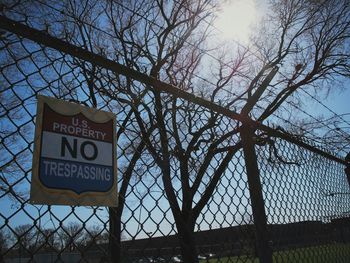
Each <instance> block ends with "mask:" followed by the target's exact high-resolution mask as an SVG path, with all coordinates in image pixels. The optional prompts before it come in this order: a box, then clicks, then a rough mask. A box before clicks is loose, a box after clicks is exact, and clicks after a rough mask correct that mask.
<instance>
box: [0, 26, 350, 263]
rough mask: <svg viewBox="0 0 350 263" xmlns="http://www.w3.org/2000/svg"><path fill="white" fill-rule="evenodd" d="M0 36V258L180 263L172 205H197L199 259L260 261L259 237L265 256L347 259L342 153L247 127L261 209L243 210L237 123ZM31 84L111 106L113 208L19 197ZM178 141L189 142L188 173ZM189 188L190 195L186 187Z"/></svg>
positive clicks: (26, 159)
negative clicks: (115, 190) (166, 174)
mask: <svg viewBox="0 0 350 263" xmlns="http://www.w3.org/2000/svg"><path fill="white" fill-rule="evenodd" d="M0 40H1V46H0V58H1V75H0V86H1V93H0V114H1V119H0V130H1V145H0V149H1V156H0V165H1V171H0V207H1V209H0V246H1V247H0V249H1V258H0V262H81V261H82V262H111V261H113V262H114V261H115V260H116V259H118V260H119V261H120V262H135V263H136V262H138V263H142V262H183V259H182V258H181V254H182V253H183V242H185V241H186V238H184V237H183V235H179V226H180V225H181V224H180V223H179V222H178V221H177V220H178V219H177V218H174V211H175V212H176V210H174V206H176V204H177V205H178V206H179V207H180V208H181V211H182V212H183V214H182V215H184V214H185V213H186V212H188V211H191V213H197V212H198V216H197V217H196V218H195V222H194V224H193V232H194V234H193V239H194V243H195V247H196V253H197V255H196V256H197V259H198V261H199V262H259V259H258V256H261V254H260V252H261V249H263V248H264V247H265V248H266V247H267V248H268V249H269V250H271V252H270V253H271V254H270V257H271V258H273V262H348V261H349V259H350V239H349V237H350V223H349V220H350V219H349V216H350V215H349V214H350V192H349V179H348V178H349V175H348V177H347V175H346V173H345V172H344V168H345V165H344V162H340V161H337V158H336V157H334V158H335V159H329V158H328V157H327V156H325V155H321V154H319V151H316V150H315V151H311V150H310V149H305V147H302V145H299V144H295V143H292V142H291V141H290V140H288V137H287V136H286V138H277V137H275V136H274V134H270V133H268V132H265V131H259V132H257V133H256V134H257V135H258V136H257V135H256V134H253V136H252V137H251V138H250V143H252V144H254V145H255V152H256V155H257V158H256V159H255V162H256V164H257V165H258V167H259V172H260V181H261V182H260V183H261V185H256V184H255V187H258V188H260V189H261V190H262V196H263V199H264V206H263V208H264V212H262V211H261V210H259V209H255V210H254V207H253V206H255V205H256V204H252V203H253V202H252V197H251V194H252V193H253V195H255V194H256V192H255V191H252V185H251V183H250V180H251V179H248V177H249V178H252V176H251V175H248V173H249V171H247V168H251V166H249V167H248V166H247V163H249V164H250V163H251V162H250V161H251V160H250V161H248V160H247V158H248V157H247V152H243V150H242V144H241V139H242V138H241V136H240V132H241V130H240V126H241V122H240V121H238V120H236V119H233V118H229V117H227V116H225V115H223V114H222V113H219V112H216V111H215V110H213V109H208V108H207V107H204V106H201V105H199V104H197V103H196V101H191V100H185V99H181V98H178V97H176V96H175V95H172V94H169V93H166V92H162V93H161V92H158V91H155V89H154V87H153V86H152V85H149V83H143V82H140V81H131V80H130V78H129V77H128V76H122V75H120V74H118V73H117V72H114V71H112V70H111V69H110V68H108V67H101V65H99V64H93V63H91V61H88V60H82V59H80V58H77V57H75V56H71V55H69V54H68V53H65V52H60V51H59V50H56V49H53V48H51V47H48V46H44V45H42V43H36V42H34V41H31V40H29V39H26V38H23V37H20V36H18V35H16V34H15V33H12V32H10V31H1V38H0ZM38 94H42V95H46V96H50V97H54V98H58V99H62V100H66V101H73V102H76V103H80V104H83V105H87V106H90V107H96V108H98V109H103V110H106V111H111V112H113V113H115V114H116V115H117V141H118V143H117V145H118V146H117V162H118V189H119V204H118V207H117V208H106V207H74V206H56V205H51V206H47V205H32V204H30V202H29V189H30V182H31V165H32V154H33V138H34V126H35V114H36V113H35V111H36V97H37V95H38ZM160 106H161V107H162V108H161V109H160V108H159V107H160ZM159 112H161V113H162V116H163V118H164V121H163V123H164V127H163V129H162V128H159V127H158V119H157V114H158V113H159ZM164 131H165V133H166V134H167V137H168V138H169V139H168V142H167V144H168V151H169V156H170V157H169V164H170V165H169V167H170V171H169V175H170V179H171V184H172V186H173V190H174V193H175V199H171V198H169V197H170V196H169V194H168V193H167V191H166V189H165V185H164V184H165V183H164V178H163V177H164V169H163V167H162V166H160V165H159V164H160V163H159V162H157V160H156V159H155V157H164V156H162V154H163V152H162V138H164V137H163V135H164V134H162V132H164ZM145 135H147V137H146V136H145ZM213 144H214V145H213ZM150 145H151V146H152V147H150ZM181 145H182V146H183V147H184V148H185V147H187V148H189V147H191V149H192V150H191V151H190V152H189V153H188V155H186V158H187V161H188V167H187V169H188V171H187V175H188V177H187V178H183V170H182V169H184V167H182V158H185V157H184V156H185V155H184V156H182V157H181V156H180V154H181V150H180V149H179V146H181ZM308 145H309V146H310V144H308ZM309 148H312V149H316V147H314V146H310V147H309ZM208 153H212V155H211V156H210V158H209V157H208V156H209V155H208ZM207 158H208V159H207ZM253 159H254V158H253ZM253 162H254V160H253ZM197 178H200V180H198V179H197ZM185 179H186V180H187V182H188V185H186V182H185ZM215 180H217V183H216V184H214V186H215V188H213V189H211V192H210V191H208V190H207V189H210V188H211V187H212V186H213V184H212V182H213V181H215ZM186 187H187V188H186ZM194 188H195V189H196V190H197V191H194V192H193V196H192V199H191V198H189V196H188V191H186V189H190V190H192V189H194ZM208 194H209V195H210V196H208ZM257 198H259V196H257ZM253 199H254V198H253ZM174 200H176V204H175V203H174ZM189 200H190V201H191V202H190V204H189V203H188V201H189ZM203 200H204V201H205V200H207V201H205V202H204V201H203ZM203 202H204V203H203ZM188 206H189V207H188ZM197 207H198V208H200V209H198V210H196V208H197ZM186 209H187V210H186ZM256 213H258V214H259V215H257V214H256ZM265 214H266V217H265ZM261 217H262V218H265V222H261V221H260V220H257V218H261ZM183 218H185V217H183ZM180 232H181V231H180ZM259 233H260V234H259ZM261 234H263V237H262V235H261ZM262 243H264V244H262ZM267 254H268V253H267ZM260 262H268V261H265V259H263V258H260ZM270 262H272V261H270Z"/></svg>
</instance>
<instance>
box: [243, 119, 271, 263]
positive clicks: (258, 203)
mask: <svg viewBox="0 0 350 263" xmlns="http://www.w3.org/2000/svg"><path fill="white" fill-rule="evenodd" d="M251 123H252V122H249V121H248V122H247V123H244V124H243V125H242V127H241V130H240V135H241V140H242V147H243V154H244V159H245V167H246V171H247V177H248V186H249V192H250V198H251V202H252V210H253V218H254V225H255V237H256V249H257V254H258V256H259V259H260V263H272V249H271V247H270V246H269V240H270V239H269V234H268V231H267V219H266V212H265V205H264V199H263V193H262V189H261V181H260V175H259V167H258V162H257V156H256V152H255V144H254V141H253V138H254V136H255V129H254V127H253V126H252V125H251Z"/></svg>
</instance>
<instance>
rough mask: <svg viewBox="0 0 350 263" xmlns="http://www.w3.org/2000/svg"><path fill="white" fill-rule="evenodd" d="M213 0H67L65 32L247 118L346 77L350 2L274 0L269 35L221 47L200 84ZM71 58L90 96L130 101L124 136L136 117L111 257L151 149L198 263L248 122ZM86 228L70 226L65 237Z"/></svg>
mask: <svg viewBox="0 0 350 263" xmlns="http://www.w3.org/2000/svg"><path fill="white" fill-rule="evenodd" d="M215 2H216V1H209V0H200V1H186V0H179V1H165V0H164V1H163V0H157V1H146V0H134V1H129V2H128V3H124V2H120V1H106V2H99V1H86V3H84V5H79V4H77V3H76V2H75V1H73V0H72V1H65V2H64V6H65V8H66V10H65V11H66V12H65V15H66V19H65V20H64V22H63V26H62V31H61V33H60V34H58V35H60V36H63V37H65V39H66V40H68V41H70V42H73V43H75V44H79V45H80V46H83V47H85V48H86V49H88V50H90V51H92V52H95V53H98V54H100V55H103V56H107V57H109V58H111V59H114V60H115V61H117V62H120V63H122V64H124V65H126V66H128V67H129V68H133V69H136V70H138V71H140V72H142V73H145V74H148V75H149V76H150V77H152V78H153V79H157V80H162V81H165V82H168V83H170V84H172V85H174V86H177V87H179V88H181V89H183V90H186V91H188V92H191V93H194V94H195V95H198V96H202V97H204V98H206V99H208V100H209V101H211V102H214V103H218V104H220V105H222V106H224V107H226V108H228V109H231V110H235V111H236V112H238V113H239V116H240V117H241V120H245V121H246V122H247V123H251V122H249V121H251V120H253V121H257V122H266V121H268V120H271V116H272V115H273V114H277V113H278V112H279V111H281V110H282V111H283V110H284V109H285V105H286V103H287V102H288V101H289V100H291V99H293V103H296V102H298V97H296V96H295V95H296V94H297V92H298V91H299V90H301V89H308V90H310V91H316V92H317V91H318V90H319V89H321V88H324V89H327V88H329V87H330V84H331V83H332V82H333V81H336V80H337V78H338V77H348V76H349V46H350V45H349V33H350V32H349V28H350V26H349V24H350V18H349V16H350V7H349V3H348V1H346V0H330V1H310V0H290V1H286V0H273V1H270V8H271V12H270V13H271V14H270V15H268V18H267V19H266V21H265V22H264V23H263V25H262V29H261V33H257V34H256V35H255V36H254V37H253V40H252V41H253V42H252V43H253V44H252V46H249V47H240V48H237V49H235V56H233V57H228V56H227V54H226V51H225V50H224V51H221V52H222V54H225V55H223V56H221V57H220V58H219V59H218V60H215V61H216V62H212V63H211V69H210V70H206V72H207V73H206V75H207V78H206V79H210V80H211V83H208V82H205V81H202V80H201V79H200V78H199V77H198V74H199V71H200V69H201V66H202V65H203V66H205V65H206V63H207V62H206V61H205V60H204V59H203V56H204V54H205V53H206V52H207V46H206V45H205V41H206V40H208V36H209V33H210V23H211V19H212V15H213V14H212V12H213V10H214V9H215V8H213V6H215V4H216V3H215ZM101 17H102V18H103V19H102V21H103V23H102V22H101V21H100V18H101ZM208 21H209V22H208ZM99 26H101V27H102V26H103V27H104V28H107V30H108V35H109V36H110V38H107V37H104V38H102V37H100V35H99V34H97V33H96V31H95V29H94V28H95V27H99ZM217 52H218V53H219V52H220V49H218V50H217ZM73 64H74V65H78V66H79V67H80V69H81V70H82V74H83V76H84V79H85V81H84V84H85V86H84V88H85V89H86V90H87V94H89V96H90V100H89V101H90V103H91V105H93V106H95V107H96V106H98V103H99V100H98V99H97V98H96V96H97V95H99V96H101V97H102V98H107V99H112V100H118V101H120V102H122V103H123V104H124V105H126V107H128V109H130V111H128V113H126V114H125V116H123V117H124V120H123V121H124V122H123V125H122V126H121V128H120V130H119V131H118V136H121V135H122V134H125V132H126V131H125V126H126V124H129V123H132V125H131V127H132V129H134V131H133V132H131V133H130V134H132V136H133V137H132V139H131V140H130V142H131V143H132V144H133V145H130V144H128V145H126V146H125V148H129V147H131V148H132V150H130V151H129V152H126V154H127V155H128V157H129V162H126V163H124V164H122V165H123V166H124V167H123V169H122V171H123V174H122V178H123V180H122V184H121V186H120V196H119V206H118V208H116V209H110V233H111V242H110V244H111V245H112V246H113V247H111V253H112V254H113V258H117V259H118V258H120V236H121V215H122V213H123V209H124V205H125V199H126V196H127V195H126V193H127V189H128V186H129V182H130V178H131V177H132V176H133V175H134V174H135V167H136V165H137V163H138V162H139V161H140V159H141V158H150V157H151V158H150V160H151V161H150V162H149V163H148V164H149V165H150V166H152V167H155V169H158V170H160V171H161V174H162V182H163V186H164V190H165V194H166V197H167V199H168V201H169V205H170V207H171V211H172V214H173V216H174V220H175V224H176V227H177V232H178V237H179V241H180V247H181V252H182V255H183V258H184V260H185V262H198V259H197V251H196V244H195V240H194V235H193V233H194V229H195V225H196V221H197V219H198V217H199V215H200V213H201V211H202V210H203V208H204V207H205V205H206V204H207V203H208V202H209V200H210V198H211V197H212V195H213V193H214V191H215V189H216V187H217V185H218V183H219V182H220V180H221V178H222V176H223V174H224V173H225V171H226V169H227V168H228V166H229V163H230V160H231V159H232V158H233V157H234V156H235V154H237V152H238V151H239V150H240V149H241V147H242V145H241V141H240V137H239V133H240V128H241V123H240V122H238V121H232V120H228V119H226V118H225V117H223V116H221V115H219V114H217V113H216V112H215V111H211V110H208V109H204V108H203V107H200V106H198V105H195V104H194V103H190V102H187V101H184V100H180V99H178V98H176V97H175V96H170V95H167V94H164V93H161V92H159V91H158V90H157V89H155V88H154V87H153V86H152V85H144V84H140V83H139V82H136V81H133V80H132V79H131V78H129V77H122V76H119V75H115V74H114V73H112V72H104V71H103V70H102V69H100V68H98V67H96V66H94V65H89V64H87V63H85V62H82V61H79V60H74V61H73ZM106 83H108V85H104V84H106ZM129 132H130V131H129ZM254 136H255V135H254ZM255 137H257V136H255ZM118 138H119V137H118ZM255 139H256V141H258V139H260V140H259V142H260V143H268V142H269V141H268V140H265V141H264V139H265V138H255ZM145 156H147V157H145ZM178 189H180V190H178ZM76 230H77V231H78V230H79V229H76ZM80 230H81V229H80ZM65 232H66V233H69V231H68V230H66V231H65ZM79 232H81V231H78V232H74V231H73V232H72V233H71V234H68V235H67V236H69V237H70V239H69V240H68V241H67V242H68V243H67V244H71V243H72V241H71V238H72V237H76V236H78V234H77V233H79ZM67 246H68V245H67ZM114 246H116V247H117V249H116V248H115V247H114Z"/></svg>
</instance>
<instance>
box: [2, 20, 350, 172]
mask: <svg viewBox="0 0 350 263" xmlns="http://www.w3.org/2000/svg"><path fill="white" fill-rule="evenodd" d="M0 27H1V28H2V29H5V30H7V31H10V32H12V33H15V34H17V35H19V36H21V37H24V38H27V39H30V40H32V41H35V42H37V43H39V44H42V45H45V46H48V47H51V48H53V49H56V50H58V51H60V52H64V53H66V54H69V55H71V56H73V57H76V58H79V59H83V60H85V61H88V62H90V63H92V64H95V65H98V66H101V67H104V68H106V69H109V70H111V71H114V72H116V73H119V74H121V75H124V76H126V77H130V78H132V79H135V80H137V81H140V82H142V83H144V84H146V85H151V86H153V87H154V88H155V89H156V90H158V91H161V92H166V93H169V94H172V95H174V96H176V97H178V98H182V99H185V100H188V101H191V102H193V103H195V104H198V105H200V106H203V107H205V108H207V109H209V110H212V111H215V112H217V113H220V114H223V115H224V116H226V117H228V118H231V119H234V120H238V121H240V122H251V123H252V124H253V125H254V126H255V127H257V128H259V129H261V130H264V131H266V132H268V133H269V134H271V135H273V136H276V137H279V138H282V139H284V140H287V141H289V142H291V143H294V144H297V145H299V146H301V147H303V148H305V149H307V150H310V151H312V152H314V153H317V154H320V155H322V156H324V157H325V158H328V159H331V160H333V161H336V162H339V163H342V164H344V165H349V163H347V162H346V161H345V160H343V159H341V158H339V157H337V156H334V155H332V154H329V153H327V152H325V151H322V150H320V149H318V148H315V147H314V146H311V145H309V144H307V143H305V142H302V141H300V140H298V139H296V138H294V137H293V136H290V135H288V134H285V133H282V132H280V131H276V130H274V129H272V128H270V127H268V126H266V125H263V124H261V123H259V122H256V121H253V120H250V119H248V118H247V117H246V116H243V115H241V114H239V113H237V112H234V111H232V110H230V109H227V108H225V107H222V106H220V105H218V104H215V103H213V102H211V101H207V100H205V99H203V98H200V97H197V96H195V95H193V94H191V93H188V92H186V91H184V90H181V89H179V88H177V87H175V86H173V85H170V84H167V83H165V82H162V81H160V80H158V79H155V78H152V77H150V76H148V75H146V74H143V73H141V72H138V71H136V70H134V69H131V68H128V67H126V66H124V65H121V64H119V63H117V62H115V61H112V60H109V59H107V58H105V57H103V56H100V55H96V54H94V53H92V52H90V51H88V50H86V49H83V48H81V47H77V46H75V45H72V44H70V43H67V42H65V41H63V40H61V39H58V38H56V37H53V36H51V35H49V34H48V33H46V32H44V31H40V30H37V29H34V28H31V27H29V26H27V25H24V24H22V23H19V22H17V21H14V20H11V19H9V18H7V17H4V16H0Z"/></svg>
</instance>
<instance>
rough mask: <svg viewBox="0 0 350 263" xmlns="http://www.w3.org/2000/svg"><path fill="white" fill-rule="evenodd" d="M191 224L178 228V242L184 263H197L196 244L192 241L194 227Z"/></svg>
mask: <svg viewBox="0 0 350 263" xmlns="http://www.w3.org/2000/svg"><path fill="white" fill-rule="evenodd" d="M191 225H192V223H187V224H186V223H183V224H181V226H179V224H177V227H178V238H179V241H180V248H181V255H182V260H183V262H185V263H198V255H197V248H196V242H195V239H194V232H193V231H194V226H191Z"/></svg>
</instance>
